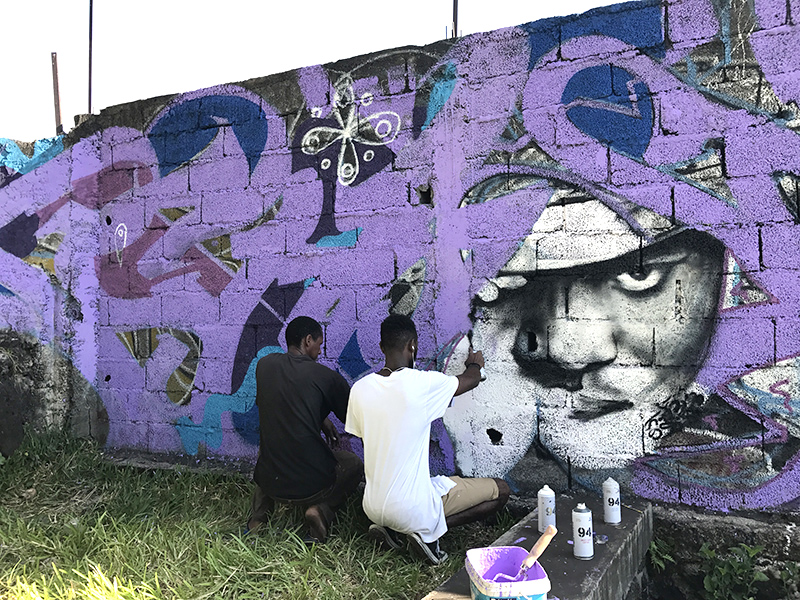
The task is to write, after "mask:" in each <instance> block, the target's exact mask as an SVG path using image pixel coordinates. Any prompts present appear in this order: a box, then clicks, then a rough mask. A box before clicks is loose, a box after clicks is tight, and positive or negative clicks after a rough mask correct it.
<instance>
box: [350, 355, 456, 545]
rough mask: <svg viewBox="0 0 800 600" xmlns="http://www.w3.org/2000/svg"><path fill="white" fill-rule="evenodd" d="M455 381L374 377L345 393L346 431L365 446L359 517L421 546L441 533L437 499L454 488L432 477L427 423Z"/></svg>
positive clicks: (440, 410) (415, 375) (412, 375)
mask: <svg viewBox="0 0 800 600" xmlns="http://www.w3.org/2000/svg"><path fill="white" fill-rule="evenodd" d="M456 389H458V378H457V377H453V376H450V375H445V374H443V373H438V372H436V371H416V370H414V369H402V370H400V371H395V372H394V373H392V374H391V375H389V376H388V377H382V376H381V375H378V374H376V373H372V374H370V375H367V376H366V377H364V378H363V379H361V380H359V381H357V382H356V383H355V384H354V385H353V388H352V389H351V390H350V403H349V405H348V407H347V420H346V422H345V427H344V429H345V431H347V432H348V433H352V434H353V435H356V436H358V437H360V438H361V439H362V440H363V441H364V472H365V474H366V478H367V487H366V489H365V490H364V503H363V504H364V512H365V513H366V514H367V516H368V517H369V518H370V520H372V521H373V522H374V523H377V524H378V525H384V526H386V527H390V528H392V529H394V530H396V531H399V532H401V533H411V532H416V533H418V534H419V536H420V537H421V538H422V539H423V541H425V542H433V541H436V540H437V539H439V538H440V537H441V536H442V535H443V534H444V533H445V532H446V531H447V525H446V523H445V517H444V508H443V506H442V496H443V495H444V494H446V493H447V492H448V491H449V490H450V489H451V488H452V487H453V486H455V483H453V481H452V480H451V479H449V478H448V477H442V476H439V477H431V474H430V466H429V463H428V449H429V446H430V437H431V422H432V421H434V420H435V419H438V418H439V417H441V416H443V415H444V412H445V409H446V408H447V407H448V405H449V404H450V401H451V400H452V398H453V395H454V394H455V393H456Z"/></svg>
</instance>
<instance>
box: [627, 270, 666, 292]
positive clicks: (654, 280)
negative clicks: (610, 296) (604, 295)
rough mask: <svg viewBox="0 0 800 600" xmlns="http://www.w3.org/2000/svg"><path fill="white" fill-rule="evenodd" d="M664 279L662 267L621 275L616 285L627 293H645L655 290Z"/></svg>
mask: <svg viewBox="0 0 800 600" xmlns="http://www.w3.org/2000/svg"><path fill="white" fill-rule="evenodd" d="M663 278H664V271H663V269H662V268H661V267H654V266H650V267H645V268H644V269H641V270H637V271H631V272H628V273H620V274H619V275H617V277H616V284H617V285H618V286H619V287H620V288H622V289H623V290H625V291H626V292H645V291H647V290H650V289H653V288H654V287H656V286H657V285H658V284H659V283H661V280H662V279H663Z"/></svg>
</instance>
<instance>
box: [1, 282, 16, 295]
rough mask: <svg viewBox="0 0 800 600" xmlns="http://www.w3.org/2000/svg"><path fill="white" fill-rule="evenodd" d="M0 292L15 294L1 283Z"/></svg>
mask: <svg viewBox="0 0 800 600" xmlns="http://www.w3.org/2000/svg"><path fill="white" fill-rule="evenodd" d="M0 294H2V295H3V296H16V294H15V293H14V292H12V291H11V290H10V289H8V288H7V287H6V286H4V285H2V284H0Z"/></svg>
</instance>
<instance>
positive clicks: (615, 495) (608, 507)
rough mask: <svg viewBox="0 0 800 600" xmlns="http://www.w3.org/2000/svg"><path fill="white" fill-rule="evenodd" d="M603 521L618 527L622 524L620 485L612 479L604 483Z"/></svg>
mask: <svg viewBox="0 0 800 600" xmlns="http://www.w3.org/2000/svg"><path fill="white" fill-rule="evenodd" d="M603 520H604V521H605V522H606V523H608V524H609V525H617V524H618V523H621V522H622V511H621V509H620V503H619V484H618V483H617V482H616V481H614V480H613V479H611V477H609V478H608V479H606V480H605V481H604V482H603Z"/></svg>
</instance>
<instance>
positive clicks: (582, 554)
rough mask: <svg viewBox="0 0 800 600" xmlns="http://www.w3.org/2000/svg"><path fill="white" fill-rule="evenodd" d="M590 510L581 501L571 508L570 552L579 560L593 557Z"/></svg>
mask: <svg viewBox="0 0 800 600" xmlns="http://www.w3.org/2000/svg"><path fill="white" fill-rule="evenodd" d="M593 533H594V532H593V530H592V511H591V510H589V509H588V508H586V505H585V504H584V503H583V502H580V503H579V504H578V506H576V507H575V508H573V509H572V553H573V554H574V555H575V558H578V559H580V560H590V559H591V558H594V540H593V538H592V534H593Z"/></svg>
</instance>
